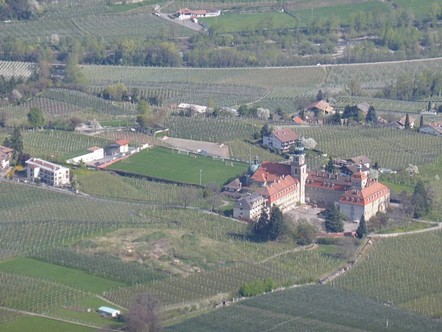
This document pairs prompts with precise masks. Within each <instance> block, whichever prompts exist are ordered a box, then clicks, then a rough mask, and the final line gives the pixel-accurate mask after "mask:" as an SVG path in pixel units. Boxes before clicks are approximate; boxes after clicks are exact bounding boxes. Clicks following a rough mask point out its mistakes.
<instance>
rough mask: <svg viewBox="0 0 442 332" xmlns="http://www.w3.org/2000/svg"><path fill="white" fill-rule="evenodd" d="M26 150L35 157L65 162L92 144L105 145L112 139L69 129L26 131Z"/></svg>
mask: <svg viewBox="0 0 442 332" xmlns="http://www.w3.org/2000/svg"><path fill="white" fill-rule="evenodd" d="M23 141H24V151H25V152H26V153H29V154H31V155H32V156H34V157H40V158H47V159H49V160H58V161H60V162H65V161H66V159H69V158H71V157H75V156H77V155H81V154H84V152H85V151H86V149H87V148H89V147H91V146H101V147H104V146H105V145H106V144H108V143H109V142H110V141H109V140H107V139H104V138H99V137H94V136H86V135H81V134H77V133H73V132H69V131H53V130H45V131H33V130H31V131H25V132H23Z"/></svg>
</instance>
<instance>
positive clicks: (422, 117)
mask: <svg viewBox="0 0 442 332" xmlns="http://www.w3.org/2000/svg"><path fill="white" fill-rule="evenodd" d="M423 126H424V116H423V115H421V118H420V120H419V128H422V127H423Z"/></svg>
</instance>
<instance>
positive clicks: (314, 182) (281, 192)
mask: <svg viewBox="0 0 442 332" xmlns="http://www.w3.org/2000/svg"><path fill="white" fill-rule="evenodd" d="M370 163H371V161H370V160H369V159H368V158H367V157H365V156H358V157H355V158H351V159H349V160H347V161H345V163H344V164H345V165H347V166H346V167H348V168H349V169H350V170H351V172H350V173H351V174H345V175H342V174H332V173H327V172H317V171H307V165H306V162H305V155H304V147H303V146H302V142H301V140H297V141H296V147H295V152H294V154H293V156H292V159H291V161H290V163H273V162H264V163H262V164H261V165H260V166H259V167H258V168H257V169H256V171H255V172H254V174H253V175H252V176H251V177H250V180H251V181H252V183H256V184H258V185H259V186H261V187H262V188H261V189H259V190H258V191H257V193H259V194H260V195H262V196H263V197H264V198H265V199H266V204H267V206H271V205H273V204H275V205H277V206H279V207H280V208H281V209H282V210H285V209H289V208H291V207H293V206H294V205H295V204H297V203H300V204H302V203H305V202H310V203H314V204H318V205H323V206H330V205H333V204H338V205H339V206H340V207H341V212H342V213H343V214H344V215H345V216H346V217H347V218H348V219H350V220H354V219H358V220H359V218H360V217H361V215H364V216H365V217H366V219H367V220H368V219H369V218H371V217H372V216H374V215H375V214H376V213H377V212H378V211H385V209H386V208H387V207H388V204H389V201H390V190H389V189H388V188H387V187H386V186H385V185H383V184H381V183H379V182H377V181H376V180H368V175H367V174H368V171H369V166H370ZM354 167H356V169H355V168H354Z"/></svg>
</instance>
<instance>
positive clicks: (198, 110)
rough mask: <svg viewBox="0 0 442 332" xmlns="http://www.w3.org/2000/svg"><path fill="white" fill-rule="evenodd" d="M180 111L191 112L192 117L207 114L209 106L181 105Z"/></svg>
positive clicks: (179, 106)
mask: <svg viewBox="0 0 442 332" xmlns="http://www.w3.org/2000/svg"><path fill="white" fill-rule="evenodd" d="M178 109H180V110H181V111H185V112H189V115H191V116H194V115H198V114H204V113H206V112H207V106H202V105H196V104H187V103H180V104H179V105H178Z"/></svg>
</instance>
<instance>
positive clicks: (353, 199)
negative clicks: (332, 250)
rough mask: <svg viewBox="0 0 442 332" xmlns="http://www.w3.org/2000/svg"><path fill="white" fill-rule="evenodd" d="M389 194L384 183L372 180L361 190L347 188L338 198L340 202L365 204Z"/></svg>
mask: <svg viewBox="0 0 442 332" xmlns="http://www.w3.org/2000/svg"><path fill="white" fill-rule="evenodd" d="M389 194H390V189H388V187H387V186H385V185H384V184H382V183H380V182H377V181H374V182H370V183H369V185H368V186H367V187H365V188H364V189H362V190H348V191H346V192H345V193H344V194H343V195H342V196H341V199H340V200H339V201H340V202H341V203H345V204H354V205H367V204H369V203H372V202H374V201H376V200H378V199H379V198H380V197H385V196H386V195H389Z"/></svg>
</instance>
